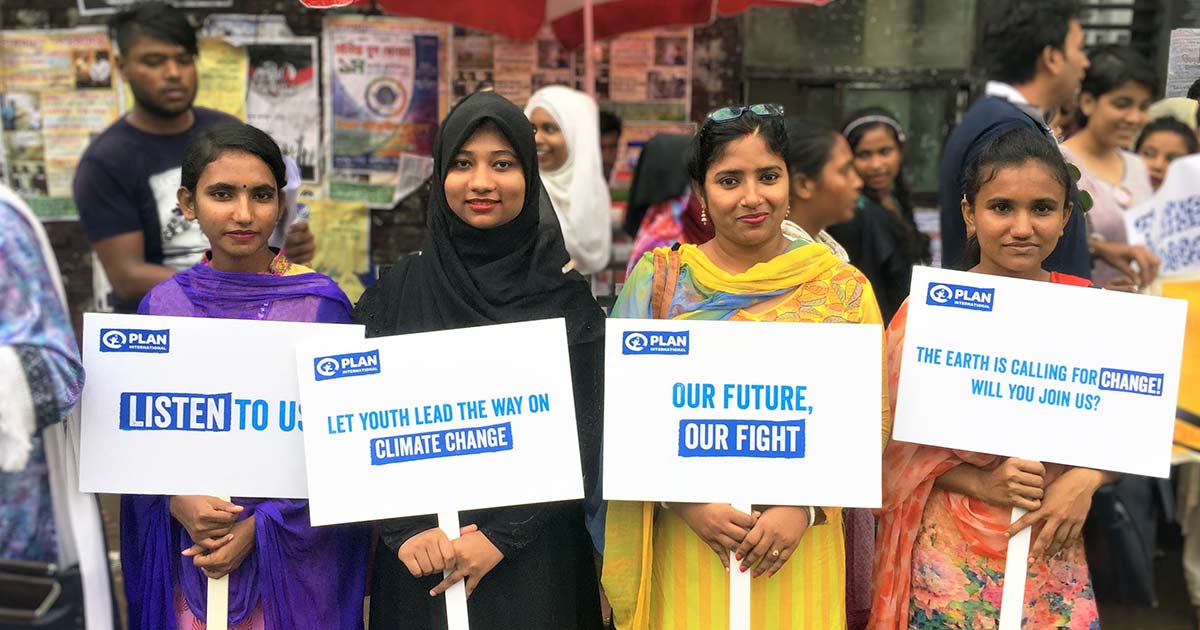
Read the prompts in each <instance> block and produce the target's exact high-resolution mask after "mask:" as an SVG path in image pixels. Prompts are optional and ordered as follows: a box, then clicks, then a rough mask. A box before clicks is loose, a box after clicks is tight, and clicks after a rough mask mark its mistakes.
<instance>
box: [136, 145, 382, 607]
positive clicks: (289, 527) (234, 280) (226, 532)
mask: <svg viewBox="0 0 1200 630" xmlns="http://www.w3.org/2000/svg"><path fill="white" fill-rule="evenodd" d="M181 183H182V185H181V186H180V188H179V192H178V200H179V207H180V209H181V210H182V211H183V215H184V216H185V217H186V218H187V219H188V220H190V221H196V222H197V223H198V224H199V229H200V230H201V231H203V232H204V234H205V236H207V237H208V240H209V243H210V244H211V246H212V249H211V250H210V251H209V252H208V253H207V254H206V256H205V258H204V260H203V261H202V262H200V263H199V264H197V265H196V266H194V267H192V268H191V269H188V270H186V271H183V272H180V273H179V274H176V275H175V276H174V277H173V278H171V279H170V280H167V281H166V282H164V283H162V284H160V285H158V286H156V287H154V288H153V289H151V291H150V293H148V294H147V295H146V297H145V298H144V299H143V300H142V303H141V306H140V307H139V308H138V312H139V313H141V314H143V315H173V316H181V317H225V318H230V319H259V320H272V321H294V322H326V323H347V322H349V321H350V303H349V301H348V300H347V299H346V296H345V295H344V294H343V293H342V291H341V289H339V288H338V287H337V285H336V284H334V282H333V280H331V279H329V278H328V277H327V276H324V275H321V274H319V273H317V272H315V271H313V270H311V269H309V268H307V267H303V266H301V265H297V264H294V263H292V262H291V261H289V260H288V259H287V257H286V256H284V255H283V254H282V253H280V252H278V251H276V250H274V249H271V248H269V247H268V246H267V239H268V238H269V237H270V235H271V233H272V232H273V231H274V229H275V225H276V223H277V222H278V221H279V220H280V218H281V217H282V216H283V214H284V198H283V187H284V184H285V183H286V176H285V173H284V162H283V156H282V155H281V154H280V151H279V147H278V145H276V144H275V141H274V140H272V139H271V137H270V136H268V135H267V134H265V133H263V132H262V131H260V130H258V129H256V128H254V127H251V126H250V125H244V124H240V123H230V124H225V125H220V126H217V127H213V128H212V129H210V130H209V131H208V132H206V133H205V134H204V135H203V136H200V137H199V138H197V139H196V140H195V141H193V142H192V144H191V145H190V146H188V150H187V154H186V156H185V157H184V160H183V173H182V176H181ZM250 358H251V359H252V357H250ZM308 522H309V519H308V502H307V501H304V500H293V499H239V498H234V499H233V501H232V502H229V501H223V500H221V499H218V498H216V497H206V496H174V497H166V496H133V495H126V496H124V497H122V498H121V566H122V569H123V572H124V576H125V595H126V598H127V599H128V601H129V626H130V628H132V629H134V630H162V629H164V628H166V629H170V628H180V629H181V630H182V629H187V630H194V629H197V628H203V627H204V621H203V620H204V619H205V602H206V584H207V582H206V580H205V578H208V577H214V578H215V577H221V576H225V575H228V576H229V579H230V584H229V623H230V627H231V628H239V629H247V628H254V629H260V628H261V629H265V630H293V629H296V628H311V629H312V630H317V629H323V630H324V629H329V628H337V629H342V630H351V629H354V630H357V629H359V628H362V596H363V594H364V591H365V587H366V584H365V582H366V563H367V554H368V542H369V541H368V534H369V532H368V531H367V530H366V529H364V528H363V527H361V526H349V527H346V526H339V527H321V528H314V527H311V526H309V524H308Z"/></svg>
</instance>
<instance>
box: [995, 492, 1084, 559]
mask: <svg viewBox="0 0 1200 630" xmlns="http://www.w3.org/2000/svg"><path fill="white" fill-rule="evenodd" d="M1103 483H1104V473H1102V472H1100V471H1098V470H1092V469H1090V468H1072V469H1070V470H1068V471H1067V472H1065V473H1063V475H1062V476H1061V477H1059V478H1058V479H1055V480H1054V481H1053V482H1052V483H1051V484H1050V485H1049V486H1048V487H1047V488H1046V496H1045V498H1044V499H1042V507H1041V509H1038V510H1035V511H1033V512H1029V513H1028V514H1026V515H1024V516H1022V517H1021V518H1020V519H1017V522H1015V523H1013V524H1012V525H1010V526H1009V528H1008V529H1007V530H1006V531H1005V532H1004V534H1005V536H1010V537H1011V536H1014V535H1016V533H1017V532H1019V531H1021V530H1022V529H1025V528H1026V527H1029V526H1032V525H1035V524H1037V523H1039V522H1041V531H1040V532H1037V539H1036V540H1034V542H1033V547H1031V548H1030V550H1029V562H1030V564H1032V563H1033V562H1034V561H1035V560H1037V559H1038V558H1044V559H1047V560H1048V559H1050V558H1051V557H1052V556H1054V555H1055V554H1057V553H1059V552H1060V551H1063V550H1064V549H1066V548H1067V547H1069V546H1071V545H1073V544H1075V543H1076V542H1078V541H1079V539H1080V537H1081V535H1082V533H1083V522H1084V521H1085V520H1087V515H1088V510H1090V509H1091V507H1092V495H1093V494H1095V493H1096V490H1097V489H1099V488H1100V486H1101V485H1102V484H1103Z"/></svg>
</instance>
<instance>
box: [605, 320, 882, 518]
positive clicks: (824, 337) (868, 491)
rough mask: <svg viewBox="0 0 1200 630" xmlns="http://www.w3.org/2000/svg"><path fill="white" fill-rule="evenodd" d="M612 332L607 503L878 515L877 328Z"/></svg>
mask: <svg viewBox="0 0 1200 630" xmlns="http://www.w3.org/2000/svg"><path fill="white" fill-rule="evenodd" d="M607 325H608V326H607V339H606V340H605V387H604V389H605V393H604V419H605V422H604V496H605V498H606V499H610V500H633V501H679V502H691V503H707V502H720V503H730V502H732V503H735V504H739V503H741V504H750V503H755V504H774V505H836V506H847V507H879V505H880V481H879V480H880V478H881V477H880V466H881V451H880V449H881V446H880V421H881V410H882V398H881V396H882V393H881V391H880V388H881V369H882V368H881V361H882V360H881V353H882V327H881V326H877V325H849V324H848V325H832V324H797V323H762V322H711V321H687V320H636V319H610V320H608V322H607ZM747 479H753V480H754V482H753V483H747V482H746V480H747Z"/></svg>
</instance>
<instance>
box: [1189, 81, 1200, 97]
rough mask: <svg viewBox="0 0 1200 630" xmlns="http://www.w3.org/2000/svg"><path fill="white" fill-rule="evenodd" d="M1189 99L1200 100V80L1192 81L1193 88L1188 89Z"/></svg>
mask: <svg viewBox="0 0 1200 630" xmlns="http://www.w3.org/2000/svg"><path fill="white" fill-rule="evenodd" d="M1187 97H1188V98H1190V99H1192V100H1197V99H1200V79H1196V80H1195V81H1192V87H1190V88H1188V93H1187Z"/></svg>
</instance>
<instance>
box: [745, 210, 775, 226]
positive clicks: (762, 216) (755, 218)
mask: <svg viewBox="0 0 1200 630" xmlns="http://www.w3.org/2000/svg"><path fill="white" fill-rule="evenodd" d="M768 216H769V213H767V212H755V213H752V214H744V215H742V216H740V217H738V221H742V222H744V223H749V224H750V225H758V224H760V223H762V222H763V221H766V220H767V217H768Z"/></svg>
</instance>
